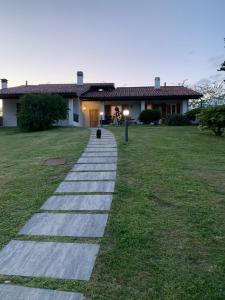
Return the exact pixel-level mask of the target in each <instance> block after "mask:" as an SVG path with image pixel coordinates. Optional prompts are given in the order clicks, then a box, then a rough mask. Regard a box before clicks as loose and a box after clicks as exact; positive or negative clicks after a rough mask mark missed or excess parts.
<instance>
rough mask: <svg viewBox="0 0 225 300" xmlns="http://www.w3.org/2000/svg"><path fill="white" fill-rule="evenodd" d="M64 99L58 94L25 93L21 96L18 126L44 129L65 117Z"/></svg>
mask: <svg viewBox="0 0 225 300" xmlns="http://www.w3.org/2000/svg"><path fill="white" fill-rule="evenodd" d="M67 113H68V108H67V102H66V100H65V99H64V98H63V97H61V96H59V95H51V94H27V95H24V96H23V97H22V98H21V109H20V112H19V114H18V125H19V128H20V129H22V130H25V131H38V130H46V129H49V128H51V127H52V126H53V124H54V123H56V122H57V121H59V120H63V119H66V118H67Z"/></svg>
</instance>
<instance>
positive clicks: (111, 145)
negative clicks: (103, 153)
mask: <svg viewBox="0 0 225 300" xmlns="http://www.w3.org/2000/svg"><path fill="white" fill-rule="evenodd" d="M87 147H91V148H93V147H98V148H99V147H101V148H103V147H105V148H108V147H110V148H117V146H116V144H110V145H109V144H107V145H106V144H87Z"/></svg>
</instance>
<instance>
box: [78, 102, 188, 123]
mask: <svg viewBox="0 0 225 300" xmlns="http://www.w3.org/2000/svg"><path fill="white" fill-rule="evenodd" d="M116 107H117V108H118V109H119V111H120V112H121V113H122V112H123V111H124V110H125V109H128V110H129V112H130V114H129V121H130V122H131V123H133V124H138V122H139V121H138V117H139V115H140V113H141V111H143V110H145V109H158V110H160V112H161V115H162V123H164V122H165V120H166V118H167V116H168V115H171V114H179V113H185V112H186V111H187V110H188V100H167V101H163V100H139V101H138V100H137V101H135V100H133V101H126V100H124V101H122V100H121V101H118V100H111V101H96V100H95V101H93V100H92V101H88V100H82V101H81V116H80V118H81V120H80V121H81V123H82V126H85V127H97V126H98V125H99V124H100V122H101V120H102V123H103V124H105V125H107V124H113V123H116V110H115V108H116ZM100 113H101V114H100Z"/></svg>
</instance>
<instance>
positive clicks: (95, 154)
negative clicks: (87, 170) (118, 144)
mask: <svg viewBox="0 0 225 300" xmlns="http://www.w3.org/2000/svg"><path fill="white" fill-rule="evenodd" d="M116 156H117V152H116V151H111V152H99V153H98V152H84V153H83V154H82V156H81V157H116Z"/></svg>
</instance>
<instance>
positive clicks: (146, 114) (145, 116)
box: [138, 109, 161, 124]
mask: <svg viewBox="0 0 225 300" xmlns="http://www.w3.org/2000/svg"><path fill="white" fill-rule="evenodd" d="M138 119H139V121H140V122H142V123H144V124H150V123H152V122H153V123H156V122H158V121H159V120H160V119H161V112H160V111H159V110H158V109H151V110H150V109H146V110H143V111H142V112H141V113H140V115H139V118H138Z"/></svg>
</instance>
